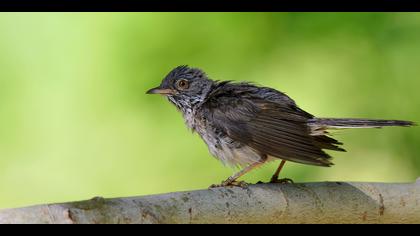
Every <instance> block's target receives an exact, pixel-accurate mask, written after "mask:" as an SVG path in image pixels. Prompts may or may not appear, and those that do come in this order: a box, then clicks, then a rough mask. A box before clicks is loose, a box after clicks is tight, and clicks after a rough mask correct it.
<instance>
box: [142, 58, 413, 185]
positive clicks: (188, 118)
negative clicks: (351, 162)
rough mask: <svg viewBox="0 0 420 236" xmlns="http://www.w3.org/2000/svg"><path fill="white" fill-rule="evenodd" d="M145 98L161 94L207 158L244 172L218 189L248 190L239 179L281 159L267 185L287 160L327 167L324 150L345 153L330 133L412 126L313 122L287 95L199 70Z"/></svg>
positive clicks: (174, 75) (178, 72)
mask: <svg viewBox="0 0 420 236" xmlns="http://www.w3.org/2000/svg"><path fill="white" fill-rule="evenodd" d="M146 93H147V94H161V95H164V96H166V97H167V99H168V100H169V101H170V102H171V103H173V104H174V105H175V106H176V107H177V108H178V110H179V111H181V113H182V115H183V117H184V120H185V123H186V125H187V126H188V127H189V128H190V129H191V130H192V131H195V132H197V133H198V134H199V135H200V137H201V138H202V139H203V140H204V142H205V143H206V144H207V146H208V149H209V151H210V153H211V154H212V155H213V156H214V157H216V158H217V159H218V160H220V161H221V162H222V163H223V164H225V165H227V166H230V167H233V168H235V167H239V168H242V170H241V171H239V172H237V173H235V174H234V175H232V176H230V177H229V178H228V179H227V180H225V181H223V182H222V183H221V184H216V185H212V186H210V187H221V186H246V183H245V182H243V181H240V182H239V181H237V179H238V178H239V177H241V176H243V175H244V174H246V173H248V172H249V171H251V170H252V169H254V168H256V167H259V166H261V165H263V164H264V163H267V162H269V161H273V160H281V163H280V165H279V167H278V168H277V170H276V171H275V173H274V175H273V177H272V178H271V182H274V183H284V182H292V181H291V180H290V179H279V174H280V171H281V170H282V168H283V166H284V164H285V162H286V161H292V162H297V163H302V164H308V165H315V166H327V167H328V166H331V165H333V163H332V162H331V156H330V155H328V154H327V153H325V151H324V149H325V150H333V151H341V152H343V151H345V150H344V149H343V148H342V147H340V145H342V143H341V142H339V141H337V140H335V139H334V138H332V137H330V136H329V133H328V130H331V129H349V128H350V129H351V128H381V127H385V126H405V127H407V126H412V125H414V123H413V122H411V121H403V120H377V119H353V118H350V119H347V118H317V117H315V116H313V115H311V114H310V113H308V112H306V111H304V110H302V109H300V108H299V107H298V106H297V105H296V103H295V102H294V101H293V100H292V99H291V98H290V97H288V96H287V95H286V94H284V93H282V92H280V91H277V90H275V89H273V88H269V87H261V86H256V85H254V84H252V83H248V82H233V81H215V80H211V79H210V78H209V77H208V76H207V75H206V74H205V73H204V72H203V71H202V70H201V69H197V68H190V67H188V66H178V67H176V68H175V69H173V70H172V71H170V72H169V74H168V75H166V77H165V78H164V79H163V81H162V82H161V84H160V85H159V86H158V87H156V88H152V89H150V90H148V91H147V92H146Z"/></svg>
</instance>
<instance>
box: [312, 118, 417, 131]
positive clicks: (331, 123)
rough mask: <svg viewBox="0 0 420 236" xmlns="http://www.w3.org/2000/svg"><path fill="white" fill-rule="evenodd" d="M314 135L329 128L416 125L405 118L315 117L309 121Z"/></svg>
mask: <svg viewBox="0 0 420 236" xmlns="http://www.w3.org/2000/svg"><path fill="white" fill-rule="evenodd" d="M308 125H309V127H310V128H311V133H312V135H318V134H322V133H324V132H325V130H327V129H354V128H382V127H387V126H403V127H409V126H413V125H416V124H415V123H414V122H412V121H405V120H374V119H353V118H313V119H310V120H309V121H308Z"/></svg>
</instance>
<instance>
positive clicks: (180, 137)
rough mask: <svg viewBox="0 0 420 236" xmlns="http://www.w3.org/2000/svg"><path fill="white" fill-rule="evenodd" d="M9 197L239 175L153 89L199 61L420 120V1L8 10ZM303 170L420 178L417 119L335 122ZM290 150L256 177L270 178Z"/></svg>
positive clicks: (319, 104)
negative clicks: (292, 9) (240, 8)
mask: <svg viewBox="0 0 420 236" xmlns="http://www.w3.org/2000/svg"><path fill="white" fill-rule="evenodd" d="M0 30H1V37H0V52H1V53H0V208H9V207H17V206H24V205H33V204H39V203H50V202H63V201H74V200H81V199H87V198H91V197H94V196H103V197H122V196H135V195H144V194H155V193H164V192H171V191H181V190H191V189H201V188H207V187H208V186H209V185H210V184H212V183H219V182H220V181H221V180H223V179H225V178H227V177H228V176H229V175H230V174H232V172H233V170H231V169H229V168H227V167H223V166H222V165H221V163H219V162H218V161H217V160H216V159H214V158H212V157H211V156H210V154H209V153H208V151H207V147H206V146H205V144H204V143H203V142H202V141H201V139H200V138H199V137H198V136H197V135H191V132H189V131H188V130H187V128H186V127H185V126H184V122H183V120H182V117H181V115H180V114H179V113H178V112H177V111H176V109H175V108H174V107H173V106H172V105H171V104H169V103H168V102H167V101H166V100H165V99H163V98H162V97H160V96H148V95H145V91H146V90H147V89H148V88H151V87H153V86H156V85H158V84H159V83H160V81H161V79H162V78H163V77H164V76H165V75H166V74H167V73H168V71H169V70H171V69H172V68H173V67H175V66H177V65H181V64H188V65H191V66H194V67H200V68H202V69H204V70H205V71H206V72H207V73H208V74H209V76H210V77H212V78H214V79H221V80H246V81H254V82H256V83H258V84H263V85H266V86H271V87H274V88H277V89H279V90H280V91H284V92H287V94H289V95H290V96H291V97H292V98H294V99H295V100H296V102H297V103H298V104H299V105H300V106H301V107H302V108H303V109H305V110H307V111H309V112H311V113H312V114H314V115H317V116H324V117H361V118H363V117H370V118H389V119H407V120H413V121H417V122H418V121H420V110H419V107H420V100H419V88H420V78H419V75H420V14H418V13H373V14H371V13H1V14H0ZM335 137H336V138H338V139H339V140H341V141H343V142H344V143H345V146H344V147H345V148H346V149H347V150H348V151H349V152H347V153H333V156H334V157H335V159H334V162H335V164H336V165H335V166H334V167H332V168H320V167H312V166H305V165H300V164H293V163H289V164H287V165H286V168H285V169H284V172H283V176H285V177H286V176H287V177H290V178H293V179H294V180H295V181H298V182H300V181H336V180H337V181H389V182H401V181H413V180H415V178H416V177H417V176H420V157H419V155H418V153H419V152H420V146H419V142H420V135H419V134H418V128H417V127H414V128H386V129H383V130H377V129H374V130H351V131H342V132H339V133H336V134H335ZM276 165H277V163H271V164H268V165H266V166H265V167H263V168H261V169H258V170H256V171H254V172H252V173H250V174H249V175H247V176H246V177H245V178H244V180H246V181H249V182H256V181H258V180H264V181H266V180H268V179H269V178H270V177H271V174H272V172H273V171H274V169H275V167H276Z"/></svg>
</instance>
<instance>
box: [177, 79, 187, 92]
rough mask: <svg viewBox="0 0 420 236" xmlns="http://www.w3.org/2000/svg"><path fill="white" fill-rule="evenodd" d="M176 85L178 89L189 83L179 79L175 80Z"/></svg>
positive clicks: (182, 88)
mask: <svg viewBox="0 0 420 236" xmlns="http://www.w3.org/2000/svg"><path fill="white" fill-rule="evenodd" d="M176 86H177V87H178V89H181V90H185V89H187V88H188V86H189V84H188V81H187V80H186V79H180V80H178V81H177V82H176Z"/></svg>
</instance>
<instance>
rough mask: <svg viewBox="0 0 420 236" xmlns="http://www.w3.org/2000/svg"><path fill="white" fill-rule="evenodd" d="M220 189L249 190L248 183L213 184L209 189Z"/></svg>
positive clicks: (227, 182) (226, 182)
mask: <svg viewBox="0 0 420 236" xmlns="http://www.w3.org/2000/svg"><path fill="white" fill-rule="evenodd" d="M220 187H240V188H248V183H246V182H245V181H223V182H222V183H221V184H212V185H210V187H209V189H211V188H220Z"/></svg>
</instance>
